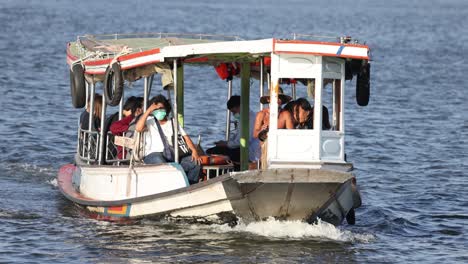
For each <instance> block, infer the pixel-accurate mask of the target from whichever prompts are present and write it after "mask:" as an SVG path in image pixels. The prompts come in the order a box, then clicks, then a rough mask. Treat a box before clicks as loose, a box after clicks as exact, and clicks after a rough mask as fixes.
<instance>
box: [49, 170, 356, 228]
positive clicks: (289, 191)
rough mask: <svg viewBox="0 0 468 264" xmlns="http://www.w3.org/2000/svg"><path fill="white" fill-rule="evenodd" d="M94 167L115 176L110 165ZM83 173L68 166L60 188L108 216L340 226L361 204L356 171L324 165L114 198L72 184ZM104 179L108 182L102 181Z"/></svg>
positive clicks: (222, 178) (96, 212) (101, 216)
mask: <svg viewBox="0 0 468 264" xmlns="http://www.w3.org/2000/svg"><path fill="white" fill-rule="evenodd" d="M145 169H146V170H149V167H147V168H145ZM94 170H101V172H102V174H103V175H102V177H109V176H108V175H106V171H109V170H106V166H101V167H96V168H94ZM83 171H84V170H78V169H77V167H75V166H73V165H66V166H64V167H62V168H61V170H60V172H59V177H58V179H59V181H58V182H59V187H60V190H61V191H62V192H63V193H64V195H65V196H66V197H67V198H69V199H70V200H72V201H73V202H75V203H76V204H78V205H80V206H82V207H84V208H86V209H87V210H88V211H89V212H90V213H91V215H93V216H95V217H96V218H98V219H106V220H119V219H132V218H142V217H151V216H169V217H174V218H201V219H204V220H208V221H218V222H230V223H234V222H235V221H236V220H237V219H238V218H242V220H243V221H244V222H251V221H261V220H264V219H266V218H269V217H275V218H277V219H283V220H303V221H308V222H311V221H314V220H315V219H317V218H321V219H322V220H324V221H327V222H330V223H332V224H334V225H339V224H340V223H341V222H342V221H343V219H344V218H345V217H346V216H347V214H348V213H349V212H350V211H352V210H353V209H354V208H357V207H359V206H360V203H361V201H360V197H359V193H358V192H357V190H356V187H355V184H354V177H353V175H352V174H350V173H344V172H338V171H330V170H323V169H320V170H314V169H275V170H265V171H248V172H243V173H232V174H231V175H223V176H220V177H217V178H214V179H210V180H208V181H205V182H201V183H198V184H195V185H192V186H189V187H182V188H179V189H176V190H171V191H165V192H161V193H155V194H149V195H144V196H140V197H133V196H130V197H128V198H126V199H114V200H102V199H96V198H90V197H88V196H86V195H83V193H82V192H79V191H78V190H77V188H76V186H81V187H80V188H81V189H82V188H83V186H84V185H77V183H76V182H74V184H72V179H74V180H76V179H77V177H76V174H77V173H82V172H83ZM111 171H112V170H111ZM137 171H138V169H137ZM114 173H115V171H114ZM93 175H94V173H93ZM78 178H80V179H83V178H84V176H83V175H81V176H80V177H78ZM88 180H89V179H88ZM98 182H100V183H101V184H102V179H101V180H100V181H98ZM88 184H89V183H88ZM123 189H125V188H123Z"/></svg>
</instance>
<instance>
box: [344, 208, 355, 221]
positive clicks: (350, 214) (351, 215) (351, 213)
mask: <svg viewBox="0 0 468 264" xmlns="http://www.w3.org/2000/svg"><path fill="white" fill-rule="evenodd" d="M346 222H348V224H349V225H354V224H356V212H355V211H354V208H351V210H349V212H348V214H347V215H346Z"/></svg>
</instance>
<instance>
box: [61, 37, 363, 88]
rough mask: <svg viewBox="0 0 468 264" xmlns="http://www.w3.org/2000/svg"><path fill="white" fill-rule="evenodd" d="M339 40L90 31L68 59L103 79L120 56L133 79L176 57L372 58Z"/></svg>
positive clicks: (200, 60)
mask: <svg viewBox="0 0 468 264" xmlns="http://www.w3.org/2000/svg"><path fill="white" fill-rule="evenodd" d="M335 39H336V40H337V41H317V40H298V39H292V40H286V39H275V38H270V39H260V40H243V39H241V38H239V37H236V36H221V35H204V34H173V33H143V34H107V35H85V36H80V37H78V38H77V41H75V42H70V43H68V47H67V63H68V64H69V65H72V64H74V63H78V62H80V63H82V64H83V65H84V66H85V73H86V75H92V76H93V82H96V81H102V79H103V78H104V74H105V71H106V68H107V67H108V66H109V65H110V64H111V62H113V61H119V62H120V64H121V68H122V70H133V73H132V74H128V75H127V76H126V79H127V80H129V81H132V80H136V79H139V78H141V77H142V76H148V75H150V74H154V73H156V72H158V70H157V69H155V68H154V67H155V65H158V64H159V66H163V67H164V64H166V63H167V62H171V61H172V60H174V59H180V60H182V62H183V63H194V64H208V65H213V66H217V65H219V64H220V63H227V62H246V61H250V62H258V61H259V60H260V57H269V56H270V55H271V53H275V54H279V53H290V54H313V55H320V56H327V57H340V58H346V59H349V60H369V47H368V46H367V45H362V44H358V43H351V41H343V38H341V41H340V38H335ZM266 66H267V67H268V65H266ZM167 67H169V64H167V65H166V68H167ZM129 76H132V77H129ZM88 77H89V76H88Z"/></svg>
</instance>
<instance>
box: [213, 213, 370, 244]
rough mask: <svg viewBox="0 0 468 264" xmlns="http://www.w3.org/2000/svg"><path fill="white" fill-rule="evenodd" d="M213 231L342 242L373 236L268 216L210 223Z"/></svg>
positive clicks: (329, 225) (368, 238)
mask: <svg viewBox="0 0 468 264" xmlns="http://www.w3.org/2000/svg"><path fill="white" fill-rule="evenodd" d="M211 228H213V229H214V231H215V232H219V233H227V232H247V233H252V234H255V235H260V236H265V237H271V238H282V239H299V240H302V239H311V238H322V239H329V240H335V241H343V242H364V243H367V242H369V241H371V240H373V239H374V238H375V237H374V236H373V235H371V234H355V233H352V232H351V231H347V230H341V229H339V228H337V227H335V226H333V225H332V224H329V223H327V222H324V221H320V219H319V220H318V222H317V223H316V224H308V223H305V222H301V221H279V220H275V219H274V218H270V219H268V220H266V221H261V222H253V223H249V224H243V223H240V224H238V225H236V226H234V227H230V226H228V225H227V224H225V225H212V226H211Z"/></svg>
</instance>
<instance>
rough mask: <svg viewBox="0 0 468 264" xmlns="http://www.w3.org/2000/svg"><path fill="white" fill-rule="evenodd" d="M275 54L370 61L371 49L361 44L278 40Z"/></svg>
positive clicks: (274, 48) (274, 46)
mask: <svg viewBox="0 0 468 264" xmlns="http://www.w3.org/2000/svg"><path fill="white" fill-rule="evenodd" d="M273 52H274V53H292V54H313V55H321V56H331V57H340V58H351V59H364V60H368V59H369V47H368V46H366V45H361V44H341V43H331V42H317V41H300V40H276V39H275V41H274V45H273Z"/></svg>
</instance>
